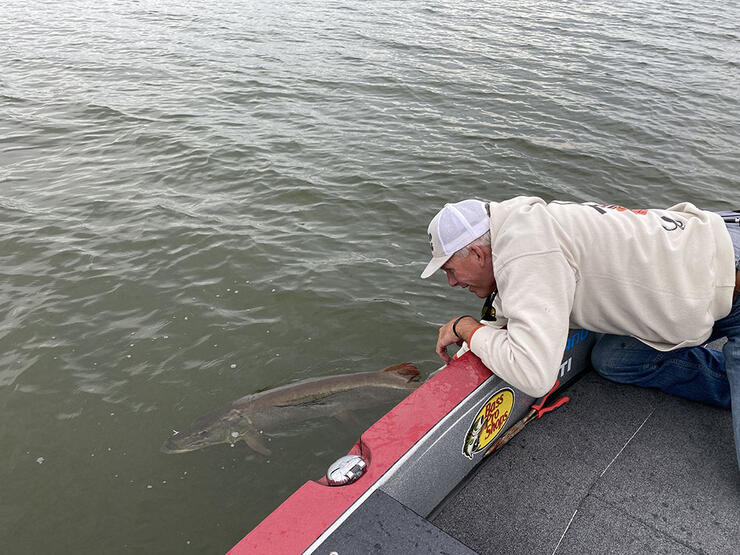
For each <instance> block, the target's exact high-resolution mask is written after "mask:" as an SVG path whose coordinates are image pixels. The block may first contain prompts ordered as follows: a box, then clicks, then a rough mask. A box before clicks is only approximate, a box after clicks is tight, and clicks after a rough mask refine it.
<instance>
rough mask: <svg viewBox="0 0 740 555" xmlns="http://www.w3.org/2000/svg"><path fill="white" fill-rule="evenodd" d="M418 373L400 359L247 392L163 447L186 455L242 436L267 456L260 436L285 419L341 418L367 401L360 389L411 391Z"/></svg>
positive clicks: (200, 419)
mask: <svg viewBox="0 0 740 555" xmlns="http://www.w3.org/2000/svg"><path fill="white" fill-rule="evenodd" d="M418 375H419V370H418V369H417V368H416V367H415V366H414V365H413V364H409V363H403V364H397V365H395V366H389V367H388V368H385V369H383V370H380V371H378V372H361V373H357V374H341V375H338V376H327V377H321V378H309V379H306V380H302V381H300V382H296V383H292V384H287V385H283V386H280V387H276V388H275V389H269V390H267V391H263V392H260V393H254V394H251V395H246V396H245V397H242V398H241V399H237V400H236V401H233V402H231V403H229V404H228V405H227V406H226V407H224V408H222V409H220V410H217V411H214V412H212V413H210V414H207V415H205V416H202V417H200V418H198V419H197V420H196V421H195V422H193V424H192V425H191V426H190V428H188V429H187V430H185V431H181V432H175V434H174V435H173V436H172V437H170V438H169V439H168V440H167V441H165V442H164V444H163V445H162V451H163V452H164V453H186V452H188V451H195V450H197V449H202V448H204V447H208V446H210V445H216V444H218V443H230V444H232V445H233V444H234V443H236V442H237V441H239V440H242V441H244V442H245V443H246V444H247V445H248V446H249V447H251V448H252V449H254V450H255V451H257V452H258V453H261V454H263V455H269V454H270V449H268V447H267V445H266V444H265V441H264V439H263V438H262V434H263V433H268V432H269V431H270V430H273V431H275V430H279V429H281V426H283V425H284V424H285V423H287V422H296V421H303V420H307V419H311V418H316V417H317V416H324V415H327V414H329V415H334V416H340V415H342V414H344V413H345V412H347V411H348V410H352V409H357V408H359V407H358V406H357V405H358V404H362V401H364V402H365V403H367V401H368V399H372V398H373V396H372V395H360V393H361V391H360V390H362V392H370V391H372V390H379V389H383V390H385V391H387V390H388V389H389V388H390V389H405V390H412V389H415V388H416V387H418V385H419V382H418V381H415V380H414V378H416V377H417V376H418ZM355 390H357V391H356V393H358V395H353V396H352V397H348V396H343V397H342V401H343V402H342V403H338V402H336V399H337V396H338V395H339V394H341V393H342V392H345V391H353V392H354V391H355ZM348 400H349V401H351V402H348ZM377 402H378V398H377V396H375V403H377ZM347 405H351V406H347Z"/></svg>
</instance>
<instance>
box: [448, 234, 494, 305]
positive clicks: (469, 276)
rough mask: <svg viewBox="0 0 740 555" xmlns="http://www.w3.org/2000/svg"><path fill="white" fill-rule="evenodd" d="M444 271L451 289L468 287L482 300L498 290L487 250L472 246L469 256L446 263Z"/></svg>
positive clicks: (455, 257) (454, 258)
mask: <svg viewBox="0 0 740 555" xmlns="http://www.w3.org/2000/svg"><path fill="white" fill-rule="evenodd" d="M442 269H443V270H444V272H445V274H447V282H448V283H449V284H450V287H462V288H465V287H467V288H468V290H469V291H470V292H471V293H474V294H475V295H477V296H478V297H480V298H481V299H485V298H486V297H487V296H488V295H490V294H491V293H493V291H494V289H496V280H495V279H494V278H493V266H492V265H491V258H490V251H487V249H483V248H481V247H476V246H472V247H470V252H469V254H468V256H466V257H465V258H460V257H459V256H457V255H455V256H453V257H452V258H450V259H449V260H448V261H447V262H445V263H444V265H443V266H442Z"/></svg>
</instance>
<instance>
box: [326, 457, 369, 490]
mask: <svg viewBox="0 0 740 555" xmlns="http://www.w3.org/2000/svg"><path fill="white" fill-rule="evenodd" d="M365 470H367V463H366V462H365V459H363V458H362V457H361V456H359V455H345V456H344V457H342V458H340V459H337V460H336V461H335V462H334V463H333V464H332V465H331V466H330V467H329V470H327V471H326V479H327V480H328V482H329V485H330V486H346V485H347V484H351V483H352V482H354V481H356V480H357V479H358V478H359V477H360V476H362V475H363V474H365Z"/></svg>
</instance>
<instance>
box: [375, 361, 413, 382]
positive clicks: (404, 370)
mask: <svg viewBox="0 0 740 555" xmlns="http://www.w3.org/2000/svg"><path fill="white" fill-rule="evenodd" d="M381 372H392V373H393V374H398V375H399V376H401V377H403V378H404V379H405V380H406V381H407V382H410V381H411V380H412V379H414V378H415V377H416V376H418V375H419V369H418V368H417V367H416V366H414V365H413V364H411V363H410V362H404V363H402V364H395V365H393V366H389V367H388V368H383V369H382V370H381Z"/></svg>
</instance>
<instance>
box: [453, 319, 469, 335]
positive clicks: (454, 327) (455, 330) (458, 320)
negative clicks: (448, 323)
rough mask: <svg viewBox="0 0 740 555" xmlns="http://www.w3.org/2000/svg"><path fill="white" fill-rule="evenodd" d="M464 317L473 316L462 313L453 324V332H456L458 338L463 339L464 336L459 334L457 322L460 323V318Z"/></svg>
mask: <svg viewBox="0 0 740 555" xmlns="http://www.w3.org/2000/svg"><path fill="white" fill-rule="evenodd" d="M463 318H472V316H470V315H469V314H463V315H462V316H460V317H459V318H458V319H457V320H455V323H454V324H452V333H454V334H455V337H457V338H458V339H462V337H460V336H459V335H457V324H458V323H459V322H460V320H462V319H463Z"/></svg>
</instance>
